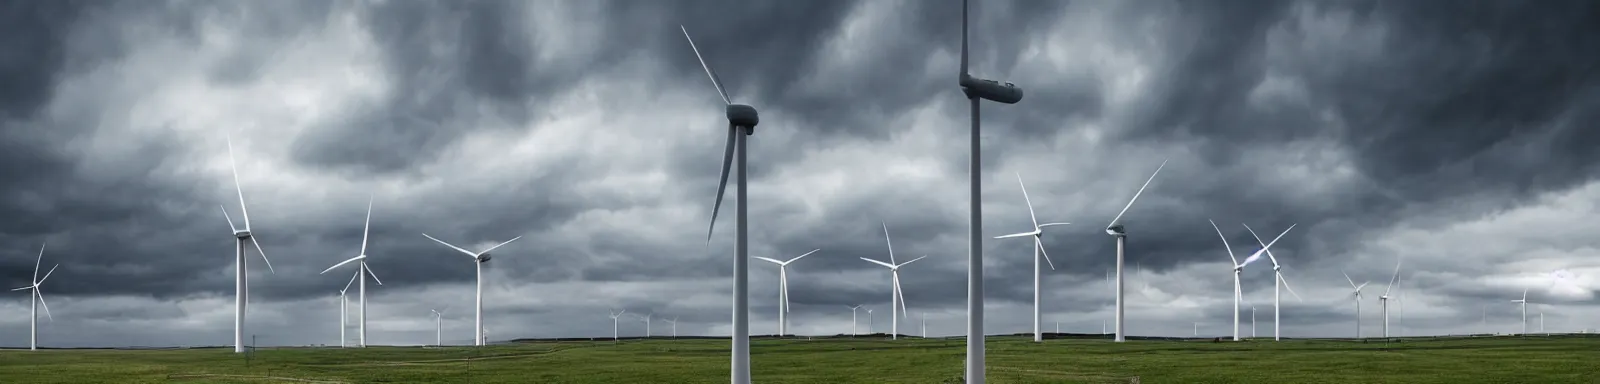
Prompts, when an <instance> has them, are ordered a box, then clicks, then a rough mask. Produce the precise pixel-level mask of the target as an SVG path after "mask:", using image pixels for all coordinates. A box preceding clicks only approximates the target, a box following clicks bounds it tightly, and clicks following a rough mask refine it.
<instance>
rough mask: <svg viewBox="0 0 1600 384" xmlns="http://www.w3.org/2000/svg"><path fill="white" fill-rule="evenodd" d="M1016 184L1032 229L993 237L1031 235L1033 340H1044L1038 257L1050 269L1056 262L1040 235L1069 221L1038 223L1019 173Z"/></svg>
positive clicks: (1041, 272)
mask: <svg viewBox="0 0 1600 384" xmlns="http://www.w3.org/2000/svg"><path fill="white" fill-rule="evenodd" d="M1017 186H1018V187H1020V188H1021V189H1022V201H1023V202H1025V203H1027V204H1028V218H1029V219H1031V220H1033V230H1032V231H1028V232H1022V233H1014V234H1010V235H1005V236H996V237H995V238H996V239H1004V238H1008V237H1023V236H1031V237H1033V342H1035V343H1038V342H1043V341H1044V333H1043V331H1041V330H1040V328H1039V322H1040V320H1041V319H1040V314H1039V307H1040V306H1041V303H1042V302H1043V301H1044V293H1043V292H1044V291H1043V289H1042V288H1041V286H1042V284H1041V280H1043V279H1044V270H1043V269H1042V268H1040V263H1039V259H1044V262H1045V263H1046V264H1049V265H1050V270H1052V271H1054V270H1056V264H1055V263H1053V262H1051V261H1050V254H1049V253H1047V252H1045V251H1044V240H1041V239H1040V236H1043V235H1044V227H1049V226H1056V225H1067V224H1071V223H1044V224H1039V217H1038V216H1037V215H1034V213H1033V200H1032V199H1029V198H1028V186H1027V185H1024V184H1023V183H1022V174H1021V173H1018V174H1017Z"/></svg>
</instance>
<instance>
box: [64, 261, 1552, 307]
mask: <svg viewBox="0 0 1600 384" xmlns="http://www.w3.org/2000/svg"><path fill="white" fill-rule="evenodd" d="M51 269H55V268H51ZM1522 301H1523V302H1527V301H1528V289H1527V288H1523V289H1522Z"/></svg>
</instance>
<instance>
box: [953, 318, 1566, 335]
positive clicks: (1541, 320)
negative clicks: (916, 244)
mask: <svg viewBox="0 0 1600 384" xmlns="http://www.w3.org/2000/svg"><path fill="white" fill-rule="evenodd" d="M1539 324H1540V329H1543V328H1544V326H1543V324H1544V312H1539ZM922 338H924V339H926V338H928V313H927V312H923V313H922Z"/></svg>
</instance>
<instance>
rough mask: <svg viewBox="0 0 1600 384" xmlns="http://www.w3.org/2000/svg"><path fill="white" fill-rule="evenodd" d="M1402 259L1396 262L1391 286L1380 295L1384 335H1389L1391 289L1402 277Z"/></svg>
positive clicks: (1390, 281) (1390, 282)
mask: <svg viewBox="0 0 1600 384" xmlns="http://www.w3.org/2000/svg"><path fill="white" fill-rule="evenodd" d="M1402 261H1405V259H1401V260H1400V261H1396V262H1395V263H1394V277H1391V278H1389V286H1387V287H1384V288H1383V296H1378V302H1379V303H1382V304H1383V337H1385V338H1387V337H1389V290H1391V289H1394V282H1395V280H1397V279H1399V278H1400V262H1402Z"/></svg>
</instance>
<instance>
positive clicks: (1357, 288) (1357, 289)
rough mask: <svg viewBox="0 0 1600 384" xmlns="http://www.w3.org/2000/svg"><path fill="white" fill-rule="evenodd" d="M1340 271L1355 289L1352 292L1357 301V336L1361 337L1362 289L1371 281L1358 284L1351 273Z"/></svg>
mask: <svg viewBox="0 0 1600 384" xmlns="http://www.w3.org/2000/svg"><path fill="white" fill-rule="evenodd" d="M1339 273H1340V274H1343V275H1344V281H1347V282H1350V288H1352V289H1353V290H1354V291H1355V292H1354V293H1352V294H1351V297H1352V298H1354V299H1355V301H1356V338H1357V339H1359V338H1361V289H1362V288H1366V287H1367V284H1368V283H1371V281H1366V282H1362V283H1361V285H1356V281H1355V280H1351V279H1350V274H1348V273H1344V271H1339Z"/></svg>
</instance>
